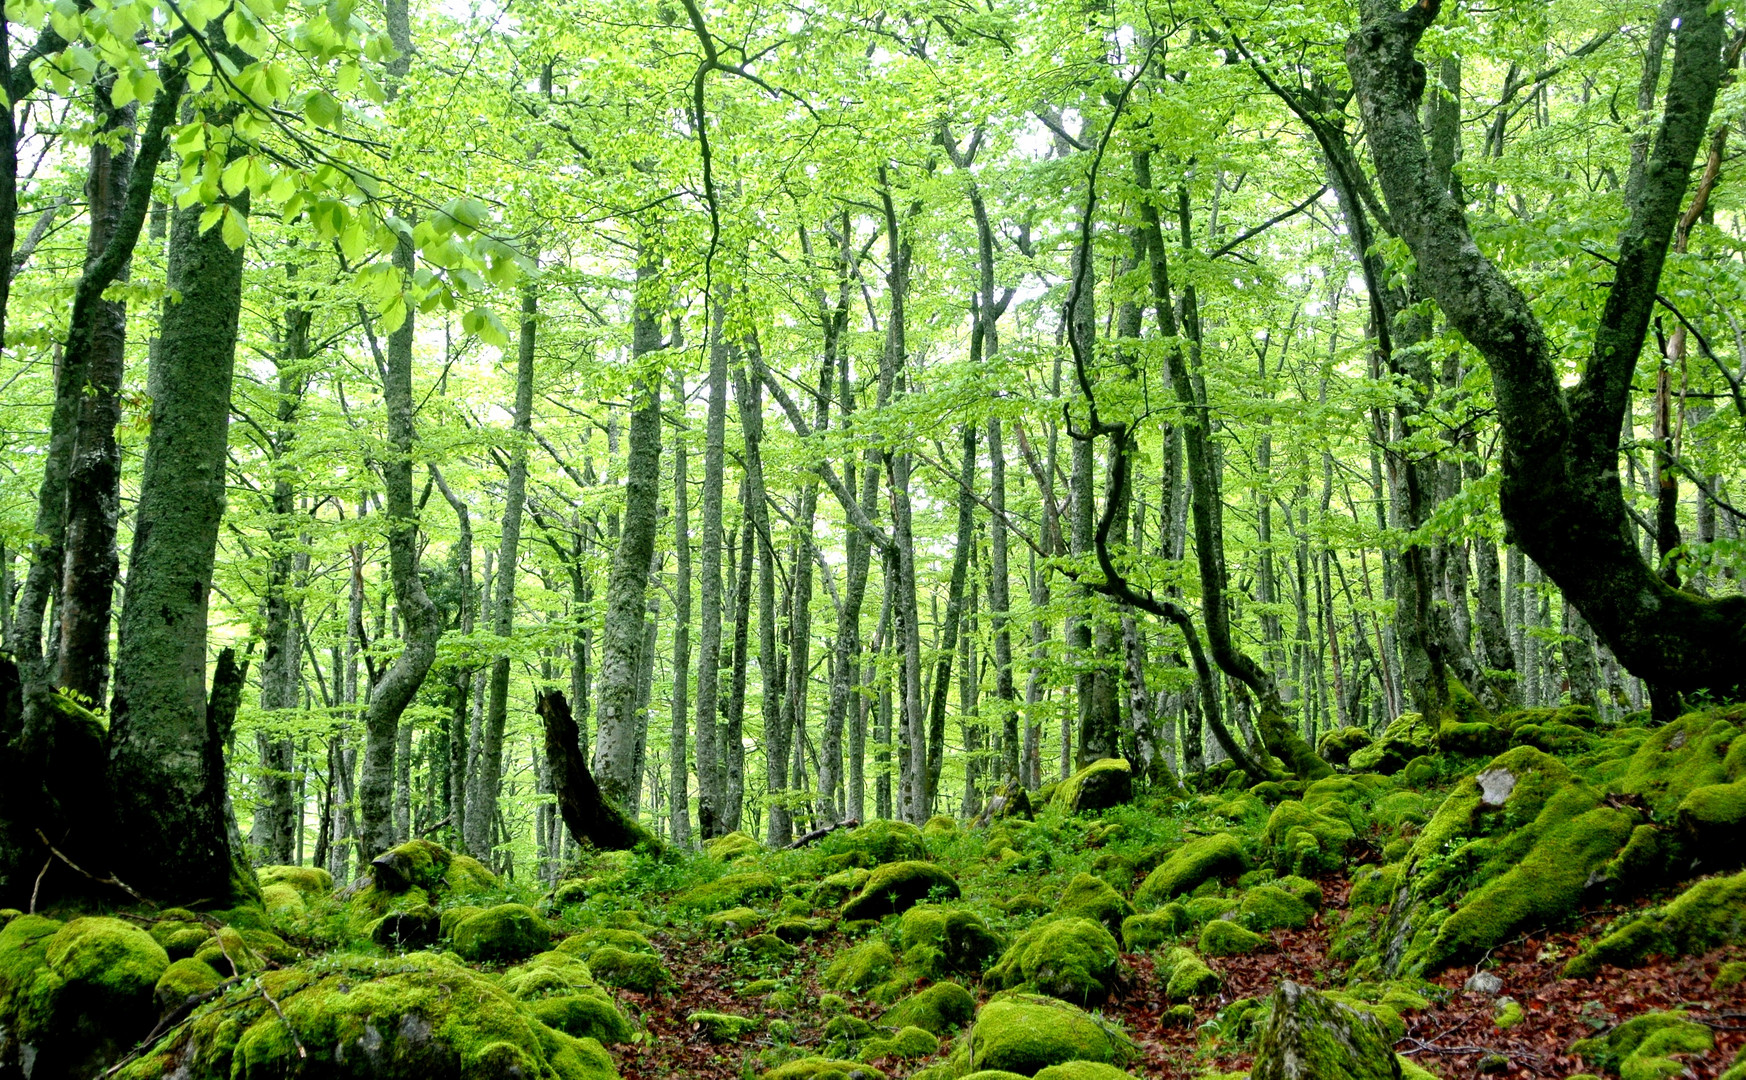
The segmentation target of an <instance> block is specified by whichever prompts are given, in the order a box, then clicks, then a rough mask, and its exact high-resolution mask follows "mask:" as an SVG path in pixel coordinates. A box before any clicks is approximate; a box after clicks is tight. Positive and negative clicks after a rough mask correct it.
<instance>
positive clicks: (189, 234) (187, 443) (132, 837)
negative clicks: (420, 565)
mask: <svg viewBox="0 0 1746 1080" xmlns="http://www.w3.org/2000/svg"><path fill="white" fill-rule="evenodd" d="M154 112H155V110H154ZM140 157H141V160H142V162H143V161H144V160H146V159H147V155H146V154H145V153H142V154H141V155H140ZM142 201H143V200H142ZM225 206H226V209H225V212H226V213H235V214H244V213H246V212H247V198H246V196H238V197H236V198H235V199H234V200H232V201H231V202H229V203H228V204H225ZM204 212H205V208H204V207H202V206H200V205H194V206H191V207H188V208H186V209H182V210H178V211H177V212H176V215H175V220H174V223H173V225H172V227H171V235H170V261H169V269H168V275H167V285H168V288H169V290H170V295H171V296H179V297H180V300H179V302H170V301H166V302H165V304H164V310H163V316H162V320H161V323H160V329H159V333H160V339H161V342H162V347H161V348H160V349H159V352H158V355H157V356H156V357H155V358H154V360H153V363H152V365H151V369H150V372H149V374H148V389H149V391H150V393H151V398H152V414H151V436H150V439H149V441H148V442H147V444H146V452H145V461H144V464H143V466H142V469H141V474H140V486H139V503H138V506H137V508H136V510H135V524H134V542H133V550H132V552H131V554H130V556H129V559H128V573H127V593H126V597H125V600H124V602H123V604H122V609H121V622H120V630H119V645H118V647H117V650H116V667H115V696H114V700H113V702H112V703H111V706H110V725H109V755H110V756H109V786H110V791H111V793H112V797H113V800H114V805H115V817H116V833H115V836H116V838H117V843H116V845H115V860H114V863H113V864H112V865H113V866H114V872H115V873H116V874H117V875H118V876H119V877H120V878H121V879H122V880H124V881H126V882H127V883H128V884H129V885H131V886H133V887H134V888H135V889H137V890H139V891H140V892H142V893H144V894H145V895H147V896H154V897H160V898H163V899H172V900H180V901H184V902H187V901H193V900H206V901H209V902H220V901H223V900H227V899H231V898H235V897H239V896H244V895H248V894H252V893H254V892H255V885H254V877H253V874H252V872H251V871H250V870H249V869H248V865H247V863H246V861H244V857H243V853H242V852H241V851H237V850H234V849H233V847H232V844H231V834H232V832H233V830H234V829H235V824H234V822H232V821H228V820H226V810H227V808H228V801H227V798H226V786H225V774H224V754H223V747H222V745H221V741H220V737H219V732H218V730H217V728H216V726H215V724H214V723H213V718H212V716H211V715H210V714H209V712H208V710H207V699H206V630H207V593H208V590H209V589H210V587H211V584H212V567H213V558H214V554H215V552H216V550H217V546H218V525H219V519H220V517H221V516H222V515H223V511H224V481H225V451H226V447H227V443H226V439H227V435H228V432H229V429H230V383H231V373H232V369H233V366H234V362H235V358H236V333H237V317H238V314H239V313H240V310H241V305H242V269H243V252H242V251H241V250H236V251H233V250H231V248H230V247H229V245H227V244H226V243H225V242H224V238H223V232H224V230H223V229H221V228H212V229H209V230H206V231H204V232H202V230H201V228H200V218H201V215H202V214H203V213H204ZM141 217H142V218H143V214H142V215H141Z"/></svg>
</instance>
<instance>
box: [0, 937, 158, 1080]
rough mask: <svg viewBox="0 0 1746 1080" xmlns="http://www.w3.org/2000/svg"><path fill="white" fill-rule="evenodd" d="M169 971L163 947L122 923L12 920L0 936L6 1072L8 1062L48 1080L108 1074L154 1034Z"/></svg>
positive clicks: (1, 1063)
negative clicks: (159, 989) (104, 1070)
mask: <svg viewBox="0 0 1746 1080" xmlns="http://www.w3.org/2000/svg"><path fill="white" fill-rule="evenodd" d="M169 967H170V957H169V954H167V953H166V952H165V951H164V948H163V946H161V945H159V944H158V943H157V942H156V941H154V940H153V939H152V936H151V935H150V934H148V933H146V932H145V931H144V930H142V929H140V928H139V927H137V926H134V925H132V924H130V923H126V922H123V921H122V920H120V919H113V918H107V917H101V916H96V917H87V918H79V919H73V920H72V921H70V922H67V923H61V922H57V921H56V920H54V919H48V918H44V917H43V916H41V915H20V916H18V917H16V918H14V919H12V920H10V921H9V922H8V923H7V924H6V926H5V928H4V929H0V1032H3V1033H4V1034H0V1071H4V1068H5V1066H6V1065H7V1064H11V1063H12V1062H10V1061H8V1059H9V1058H11V1059H14V1060H20V1059H21V1060H23V1061H26V1062H31V1063H32V1064H31V1066H30V1068H31V1069H34V1075H41V1076H58V1075H69V1076H75V1075H91V1074H93V1073H95V1072H97V1071H101V1066H103V1065H105V1064H107V1063H108V1062H109V1061H112V1060H114V1058H115V1057H116V1056H117V1055H118V1054H119V1053H120V1051H122V1050H123V1049H125V1048H126V1047H127V1046H129V1045H130V1044H132V1043H133V1042H134V1041H135V1040H137V1039H139V1038H140V1037H141V1036H143V1035H145V1034H146V1033H147V1032H148V1031H149V1030H150V1029H151V1027H152V1024H153V1022H154V1021H156V1019H157V1013H158V1009H157V1006H156V1003H155V1001H154V998H153V995H154V990H155V988H156V986H157V983H158V980H159V979H161V978H162V977H163V975H164V973H165V972H166V971H167V970H168V969H169ZM7 1044H10V1045H7ZM28 1071H29V1070H27V1072H28Z"/></svg>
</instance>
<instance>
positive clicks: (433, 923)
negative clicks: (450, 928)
mask: <svg viewBox="0 0 1746 1080" xmlns="http://www.w3.org/2000/svg"><path fill="white" fill-rule="evenodd" d="M441 936H442V916H440V915H438V914H437V912H436V909H435V908H433V907H431V906H430V905H429V904H419V905H417V906H416V907H413V908H410V909H408V910H406V911H391V912H389V913H388V914H386V915H384V916H382V917H381V918H380V919H378V920H376V922H375V923H374V924H373V925H372V926H371V927H370V940H371V941H373V942H375V943H376V944H377V945H380V946H382V947H383V948H384V949H393V950H406V949H425V948H429V947H430V946H432V945H435V944H436V943H437V939H438V938H439V937H441Z"/></svg>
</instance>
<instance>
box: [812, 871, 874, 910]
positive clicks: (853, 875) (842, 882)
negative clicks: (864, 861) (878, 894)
mask: <svg viewBox="0 0 1746 1080" xmlns="http://www.w3.org/2000/svg"><path fill="white" fill-rule="evenodd" d="M872 876H873V871H871V870H868V869H866V868H865V867H860V866H852V867H850V868H849V869H847V870H839V871H838V872H836V873H834V874H832V875H830V876H829V877H827V878H825V879H824V880H822V881H820V882H819V883H818V884H817V885H814V886H813V888H812V902H813V903H814V904H816V905H818V906H819V907H836V906H837V905H839V904H841V903H842V902H843V901H845V900H847V899H848V898H849V897H851V896H853V895H855V894H856V893H858V892H860V891H861V887H862V886H863V885H865V884H867V879H868V878H870V877H872Z"/></svg>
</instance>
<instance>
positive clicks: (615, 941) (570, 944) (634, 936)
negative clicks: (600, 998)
mask: <svg viewBox="0 0 1746 1080" xmlns="http://www.w3.org/2000/svg"><path fill="white" fill-rule="evenodd" d="M608 947H611V948H616V949H622V950H624V951H625V952H640V953H649V954H650V955H653V954H654V952H655V946H654V945H653V944H651V943H650V942H649V939H648V938H647V937H644V936H643V935H642V934H639V933H637V932H636V931H635V930H621V929H619V928H617V927H613V926H591V927H589V928H588V929H586V930H581V931H578V932H577V933H574V934H571V935H570V936H569V937H567V938H565V939H564V940H563V941H560V942H558V946H557V949H556V951H557V952H560V953H562V954H563V955H565V956H573V957H575V958H576V959H578V960H581V961H583V962H584V963H586V962H588V961H590V960H592V959H593V958H594V954H595V953H597V952H599V951H600V950H601V949H605V948H608Z"/></svg>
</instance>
